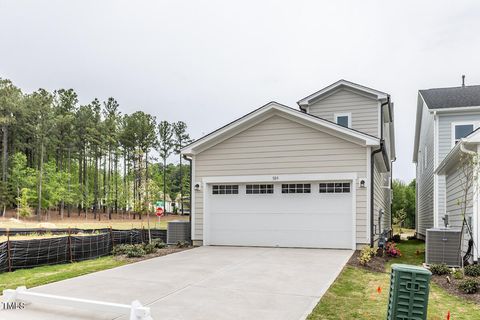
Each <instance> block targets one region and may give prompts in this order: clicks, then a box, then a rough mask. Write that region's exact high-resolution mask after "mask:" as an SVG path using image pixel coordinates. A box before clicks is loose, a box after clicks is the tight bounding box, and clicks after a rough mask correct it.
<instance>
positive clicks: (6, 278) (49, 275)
mask: <svg viewBox="0 0 480 320" xmlns="http://www.w3.org/2000/svg"><path fill="white" fill-rule="evenodd" d="M127 263H128V262H127V261H124V260H117V259H115V258H114V257H113V256H108V257H103V258H98V259H93V260H87V261H82V262H74V263H68V264H57V265H53V266H43V267H36V268H31V269H22V270H17V271H14V272H4V273H1V274H0V294H1V292H2V291H3V290H4V289H15V288H17V287H19V286H26V287H27V288H31V287H35V286H40V285H42V284H47V283H50V282H55V281H60V280H65V279H68V278H73V277H77V276H81V275H84V274H87V273H92V272H96V271H101V270H105V269H111V268H114V267H118V266H121V265H124V264H127Z"/></svg>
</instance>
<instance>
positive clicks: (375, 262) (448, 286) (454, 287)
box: [347, 250, 480, 304]
mask: <svg viewBox="0 0 480 320" xmlns="http://www.w3.org/2000/svg"><path fill="white" fill-rule="evenodd" d="M359 255H360V250H357V251H355V252H354V253H353V255H352V257H351V258H350V260H349V261H348V262H347V265H350V266H352V267H355V268H360V269H364V270H367V271H372V272H380V273H386V271H385V264H386V263H387V262H388V261H389V260H390V259H393V258H391V257H388V256H383V257H379V256H375V257H373V258H372V260H371V261H370V262H369V263H368V264H367V265H365V266H364V265H362V264H360V262H358V256H359ZM449 278H450V283H449V282H448V280H447V276H437V275H433V276H432V282H434V283H436V284H437V285H439V286H440V287H442V288H443V289H444V290H445V291H447V292H448V293H450V294H452V295H454V296H457V297H459V298H463V299H466V300H469V301H472V302H475V303H478V304H480V292H479V293H476V294H467V293H463V292H462V291H460V290H458V285H459V284H460V283H461V282H462V281H464V280H466V279H468V278H469V277H465V278H464V279H454V278H453V276H452V275H450V276H449ZM476 279H477V281H479V282H480V278H476Z"/></svg>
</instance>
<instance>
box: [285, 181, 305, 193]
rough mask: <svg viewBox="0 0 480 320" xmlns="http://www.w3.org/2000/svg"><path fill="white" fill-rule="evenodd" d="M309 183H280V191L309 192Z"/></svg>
mask: <svg viewBox="0 0 480 320" xmlns="http://www.w3.org/2000/svg"><path fill="white" fill-rule="evenodd" d="M310 192H311V185H310V184H309V183H288V184H286V183H285V184H282V193H310Z"/></svg>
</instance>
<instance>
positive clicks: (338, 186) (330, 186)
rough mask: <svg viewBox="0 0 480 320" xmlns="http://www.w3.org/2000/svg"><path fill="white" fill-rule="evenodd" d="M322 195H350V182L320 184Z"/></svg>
mask: <svg viewBox="0 0 480 320" xmlns="http://www.w3.org/2000/svg"><path fill="white" fill-rule="evenodd" d="M318 190H319V192H320V193H350V182H326V183H320V184H319V189H318Z"/></svg>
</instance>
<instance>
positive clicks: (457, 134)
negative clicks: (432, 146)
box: [450, 121, 478, 148]
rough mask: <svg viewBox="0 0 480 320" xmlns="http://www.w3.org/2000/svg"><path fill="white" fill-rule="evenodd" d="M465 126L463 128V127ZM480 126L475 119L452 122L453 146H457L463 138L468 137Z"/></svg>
mask: <svg viewBox="0 0 480 320" xmlns="http://www.w3.org/2000/svg"><path fill="white" fill-rule="evenodd" d="M462 127H463V128H462ZM477 128H478V123H476V122H474V121H461V122H452V124H451V136H450V137H451V141H452V148H453V147H455V145H456V144H457V142H458V141H460V139H461V138H464V137H466V136H467V135H469V134H470V133H472V132H473V131H475V130H476V129H477Z"/></svg>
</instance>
